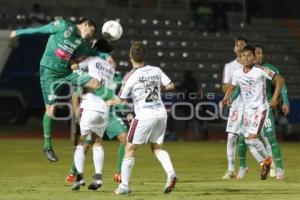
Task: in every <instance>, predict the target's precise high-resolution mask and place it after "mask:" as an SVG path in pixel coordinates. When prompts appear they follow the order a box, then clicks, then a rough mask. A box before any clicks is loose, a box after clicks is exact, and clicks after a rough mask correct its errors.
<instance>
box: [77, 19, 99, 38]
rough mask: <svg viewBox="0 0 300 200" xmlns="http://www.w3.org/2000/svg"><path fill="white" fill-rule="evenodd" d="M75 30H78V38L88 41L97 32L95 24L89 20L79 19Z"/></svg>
mask: <svg viewBox="0 0 300 200" xmlns="http://www.w3.org/2000/svg"><path fill="white" fill-rule="evenodd" d="M77 28H78V30H79V33H80V36H81V38H83V39H90V38H92V37H93V35H94V34H95V32H96V31H97V26H96V23H95V22H94V20H93V19H90V18H81V19H80V20H79V21H78V22H77Z"/></svg>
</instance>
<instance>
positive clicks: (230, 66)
mask: <svg viewBox="0 0 300 200" xmlns="http://www.w3.org/2000/svg"><path fill="white" fill-rule="evenodd" d="M241 68H243V65H242V64H240V63H239V62H238V61H237V59H235V60H233V61H231V62H229V63H226V64H225V66H224V69H223V79H222V83H224V84H230V83H231V82H232V76H233V72H234V71H235V70H237V69H241Z"/></svg>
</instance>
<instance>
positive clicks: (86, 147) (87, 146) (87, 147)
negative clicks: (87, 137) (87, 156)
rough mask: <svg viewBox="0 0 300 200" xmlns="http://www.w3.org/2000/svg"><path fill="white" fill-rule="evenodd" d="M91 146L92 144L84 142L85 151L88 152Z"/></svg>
mask: <svg viewBox="0 0 300 200" xmlns="http://www.w3.org/2000/svg"><path fill="white" fill-rule="evenodd" d="M89 148H90V144H84V152H87V151H88V150H89Z"/></svg>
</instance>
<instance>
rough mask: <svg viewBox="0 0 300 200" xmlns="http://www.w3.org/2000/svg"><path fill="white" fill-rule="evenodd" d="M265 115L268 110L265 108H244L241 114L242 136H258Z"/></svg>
mask: <svg viewBox="0 0 300 200" xmlns="http://www.w3.org/2000/svg"><path fill="white" fill-rule="evenodd" d="M267 115H268V110H267V109H265V108H262V107H259V108H246V109H245V110H244V114H243V125H242V132H243V135H244V136H245V137H248V136H249V134H250V133H251V134H260V132H261V131H262V128H263V125H264V123H265V120H266V118H267V117H266V116H267Z"/></svg>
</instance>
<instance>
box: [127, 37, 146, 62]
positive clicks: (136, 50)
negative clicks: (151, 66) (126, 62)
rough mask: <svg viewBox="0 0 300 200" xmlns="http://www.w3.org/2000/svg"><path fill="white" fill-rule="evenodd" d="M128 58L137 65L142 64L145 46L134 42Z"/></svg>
mask: <svg viewBox="0 0 300 200" xmlns="http://www.w3.org/2000/svg"><path fill="white" fill-rule="evenodd" d="M130 56H131V58H132V59H133V60H134V61H135V62H137V63H141V62H144V60H145V56H146V48H145V45H144V44H143V43H142V42H134V43H133V44H132V45H131V48H130Z"/></svg>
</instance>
